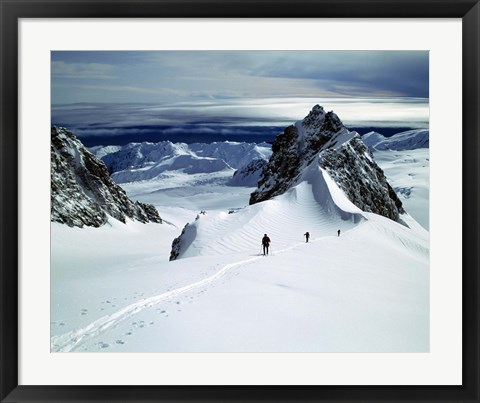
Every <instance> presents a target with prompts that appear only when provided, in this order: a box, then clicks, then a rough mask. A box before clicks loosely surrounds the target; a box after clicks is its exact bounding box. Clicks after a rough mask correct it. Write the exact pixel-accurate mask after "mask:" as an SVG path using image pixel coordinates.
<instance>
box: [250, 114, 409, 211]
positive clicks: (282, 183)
mask: <svg viewBox="0 0 480 403" xmlns="http://www.w3.org/2000/svg"><path fill="white" fill-rule="evenodd" d="M272 151H273V154H272V156H271V157H270V160H269V162H268V164H267V165H266V167H265V168H264V170H263V173H262V178H261V179H260V181H259V182H258V189H257V190H256V191H255V192H254V193H252V195H251V197H250V204H255V203H258V202H261V201H265V200H269V199H271V198H272V197H274V196H278V195H281V194H283V193H285V192H286V191H288V190H289V189H291V188H292V187H294V186H295V185H296V184H298V183H300V182H301V181H302V180H303V179H302V173H303V172H304V171H305V170H306V169H308V167H309V166H310V165H312V164H314V165H318V166H320V167H322V168H323V169H325V170H326V171H327V172H328V173H329V175H330V176H331V177H332V179H333V180H334V181H335V183H336V184H337V185H338V187H339V188H340V189H342V190H343V191H344V192H345V194H346V195H347V197H348V198H349V199H350V201H351V202H352V203H354V204H355V205H356V206H357V207H359V208H360V209H361V210H363V211H366V212H373V213H376V214H380V215H383V216H385V217H387V218H390V219H392V220H399V216H400V214H403V213H404V210H403V207H402V203H401V201H400V200H399V199H398V197H397V195H396V194H395V191H394V190H393V189H392V187H391V186H390V185H389V184H388V182H387V180H386V178H385V175H384V174H383V171H382V170H381V169H380V167H379V166H378V165H377V164H376V162H375V161H374V159H373V156H372V154H371V153H370V151H369V150H368V148H367V147H366V146H365V144H364V143H363V142H362V140H361V138H360V136H359V135H358V134H357V133H356V132H349V131H348V130H347V129H346V128H345V126H344V125H343V123H342V122H341V120H340V119H339V118H338V116H337V115H336V114H335V113H333V112H325V111H324V109H323V108H322V107H321V106H319V105H316V106H314V108H313V109H312V111H311V112H310V113H309V114H308V116H306V117H305V119H304V120H303V121H299V122H297V123H296V124H295V125H292V126H290V127H287V128H286V129H285V130H284V131H283V133H281V134H279V135H278V136H277V138H276V139H275V141H274V143H273V145H272Z"/></svg>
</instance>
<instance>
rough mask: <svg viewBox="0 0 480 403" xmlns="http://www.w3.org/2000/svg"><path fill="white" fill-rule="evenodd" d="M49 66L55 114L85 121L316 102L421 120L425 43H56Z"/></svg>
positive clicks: (288, 116) (289, 111) (170, 119)
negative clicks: (126, 47)
mask: <svg viewBox="0 0 480 403" xmlns="http://www.w3.org/2000/svg"><path fill="white" fill-rule="evenodd" d="M51 67H52V70H51V71H52V105H54V107H53V109H52V114H53V117H54V118H55V119H57V120H61V121H67V119H74V120H76V121H79V120H81V119H84V122H83V124H84V125H91V124H106V123H108V122H110V123H108V124H113V123H114V122H115V123H116V124H118V125H121V124H140V123H142V122H145V121H149V122H151V124H182V123H189V124H191V123H193V124H195V123H222V124H239V123H242V124H244V123H245V124H248V122H250V123H252V124H253V123H255V124H259V123H260V124H262V123H265V124H271V123H275V122H279V123H280V122H282V123H283V122H284V121H290V122H291V120H292V119H293V120H299V119H301V118H303V117H304V116H305V115H306V114H307V113H308V111H309V110H310V109H311V107H312V106H313V105H314V104H316V103H319V104H323V105H324V106H325V107H326V109H335V112H337V113H338V114H339V116H340V118H341V119H342V120H344V121H346V122H348V121H350V122H354V121H355V122H357V121H358V122H359V121H362V120H364V121H385V122H387V121H393V120H395V121H399V122H404V124H407V125H408V123H409V122H408V121H409V120H412V121H413V122H420V121H421V122H423V123H425V122H426V121H428V96H429V60H428V52H424V51H349V52H347V51H158V52H151V51H145V52H142V51H134V52H123V51H122V52H118V51H108V52H87V51H76V52H65V51H61V52H52V65H51ZM78 103H84V104H87V105H82V106H81V107H80V106H76V107H68V108H65V105H66V104H78ZM119 104H123V105H119ZM139 104H143V106H139ZM60 105H62V106H61V107H59V106H60ZM330 105H331V108H329V106H330ZM372 105H374V106H375V108H373V107H372ZM87 107H88V108H90V109H89V110H88V109H86V108H87ZM338 108H340V109H338ZM135 113H136V114H135ZM345 113H347V115H345ZM125 114H128V116H126V115H125ZM135 121H136V122H135ZM122 122H123V123H122ZM77 123H78V122H77Z"/></svg>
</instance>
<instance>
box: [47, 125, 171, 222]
mask: <svg viewBox="0 0 480 403" xmlns="http://www.w3.org/2000/svg"><path fill="white" fill-rule="evenodd" d="M108 216H111V217H113V218H115V219H117V220H119V221H121V222H123V223H125V222H126V220H127V218H130V219H132V220H136V221H140V222H143V223H146V222H155V223H161V222H162V219H161V218H160V216H159V214H158V211H157V210H156V208H155V207H154V206H152V205H149V204H144V203H140V202H138V201H137V202H134V201H132V200H130V199H129V198H128V196H127V194H126V193H125V191H124V190H123V189H122V188H121V187H120V186H118V185H117V184H116V183H115V182H113V180H112V179H111V178H110V175H109V173H108V170H107V168H106V166H105V164H104V163H103V162H102V161H100V160H99V159H97V158H96V157H95V156H94V155H93V154H91V153H90V152H89V151H88V150H87V149H86V148H85V147H84V146H83V145H82V143H81V142H80V141H79V140H78V139H77V138H76V137H75V135H74V134H73V133H71V132H69V131H68V130H66V129H64V128H57V127H53V128H52V130H51V221H53V222H59V223H62V224H67V225H68V226H70V227H83V226H84V225H86V226H91V227H99V226H101V225H103V224H105V223H106V222H107V220H108Z"/></svg>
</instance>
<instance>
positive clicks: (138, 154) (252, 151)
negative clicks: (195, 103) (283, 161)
mask: <svg viewBox="0 0 480 403" xmlns="http://www.w3.org/2000/svg"><path fill="white" fill-rule="evenodd" d="M94 152H95V153H96V155H97V156H101V158H102V160H103V161H104V162H105V165H106V166H107V167H108V170H109V172H110V173H111V175H112V178H113V179H114V180H115V181H116V182H117V183H126V182H135V181H142V180H151V179H154V178H157V177H159V176H160V175H162V174H164V173H165V174H168V173H169V172H172V171H177V172H182V173H186V174H200V173H211V172H212V173H213V172H219V171H224V170H230V171H231V174H232V175H233V173H234V172H235V170H243V171H242V172H243V174H242V175H240V176H239V177H238V178H242V179H243V182H241V181H239V180H237V181H236V182H235V184H236V185H241V186H247V185H246V184H248V183H251V182H252V178H254V179H253V180H255V178H257V177H258V173H257V172H255V171H252V170H251V165H250V164H251V163H252V161H253V160H268V158H269V157H270V155H271V148H270V145H269V144H266V143H262V144H258V145H257V144H255V143H239V142H231V141H226V142H219V143H217V142H215V143H210V144H204V143H193V144H185V143H172V142H170V141H162V142H159V143H148V142H143V143H130V144H127V145H125V146H123V147H121V148H120V149H115V148H106V147H100V148H95V150H94ZM247 167H248V168H247Z"/></svg>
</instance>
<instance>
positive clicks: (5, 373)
mask: <svg viewBox="0 0 480 403" xmlns="http://www.w3.org/2000/svg"><path fill="white" fill-rule="evenodd" d="M0 13H1V16H0V17H1V22H0V25H1V35H2V36H1V71H0V73H1V85H2V87H1V109H0V110H1V112H0V113H1V115H0V120H1V132H0V153H1V157H0V158H1V160H0V162H1V164H0V175H1V177H0V194H1V199H0V208H1V221H0V229H1V231H0V258H1V273H0V275H1V277H0V278H1V317H0V327H1V331H0V334H1V336H0V337H1V339H0V371H1V373H0V381H1V385H0V399H1V402H33V401H35V402H71V401H75V402H80V401H85V402H93V401H95V402H107V401H108V402H154V401H157V402H243V401H245V402H339V401H342V402H346V401H348V402H380V401H385V402H426V401H429V402H480V394H479V385H478V384H479V375H480V372H479V332H478V328H479V323H480V322H479V315H478V302H479V301H478V297H477V295H478V293H479V290H480V287H479V277H478V267H479V265H478V263H479V260H478V257H479V252H478V246H479V243H478V229H479V221H478V206H479V204H478V202H479V200H478V189H479V186H478V184H479V183H478V178H479V176H478V174H479V161H478V156H479V151H480V150H479V142H478V136H479V134H480V125H479V114H480V111H479V94H480V88H479V75H480V66H479V60H480V54H479V50H480V41H479V39H480V31H479V28H480V25H479V21H480V5H479V0H417V1H412V0H392V1H389V0H327V1H323V0H312V1H309V0H299V1H294V0H280V1H279V0H272V1H268V0H259V1H252V0H244V1H238V0H234V1H220V0H199V1H193V0H139V1H135V0H112V1H108V0H104V1H88V0H87V1H78V0H77V1H68V0H31V1H23V0H21V1H20V0H0ZM145 17H148V18H152V17H162V18H175V17H183V18H200V17H209V18H259V17H262V18H367V17H368V18H461V19H462V50H463V58H462V64H463V67H462V69H463V84H462V86H463V88H462V89H463V114H462V122H463V133H462V141H463V145H462V153H463V154H462V181H463V182H462V185H463V195H462V207H463V216H462V217H463V218H462V225H463V226H462V228H463V230H462V231H463V232H462V237H463V241H462V258H463V267H462V276H463V277H462V287H463V293H462V303H463V312H462V322H463V340H462V342H463V352H462V360H463V364H462V369H463V382H462V385H461V386H407V385H406V386H289V385H285V386H267V385H265V386H248V385H245V386H87V385H85V386H34V385H28V386H27V385H18V369H19V368H18V358H19V357H18V336H19V331H18V317H17V316H18V297H19V296H18V279H17V274H18V235H19V233H18V213H19V210H18V202H19V199H18V161H19V157H18V146H17V141H18V137H17V133H18V123H17V122H18V101H19V100H18V62H17V61H18V21H19V19H21V18H145ZM445 292H447V290H445Z"/></svg>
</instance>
